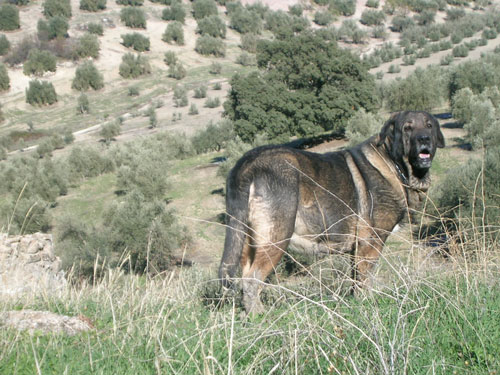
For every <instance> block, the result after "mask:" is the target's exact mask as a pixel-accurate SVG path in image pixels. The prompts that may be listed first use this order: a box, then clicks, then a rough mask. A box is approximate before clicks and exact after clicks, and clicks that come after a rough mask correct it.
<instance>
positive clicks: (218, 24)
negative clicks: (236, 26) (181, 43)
mask: <svg viewBox="0 0 500 375" xmlns="http://www.w3.org/2000/svg"><path fill="white" fill-rule="evenodd" d="M196 32H197V33H198V34H201V35H210V36H213V37H214V38H225V37H226V24H225V23H224V21H223V20H222V19H221V18H220V17H219V16H208V17H204V18H202V19H200V20H198V27H197V28H196Z"/></svg>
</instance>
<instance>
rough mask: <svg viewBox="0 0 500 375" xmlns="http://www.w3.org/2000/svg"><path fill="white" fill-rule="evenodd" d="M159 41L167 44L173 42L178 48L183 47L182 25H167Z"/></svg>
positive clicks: (174, 22)
mask: <svg viewBox="0 0 500 375" xmlns="http://www.w3.org/2000/svg"><path fill="white" fill-rule="evenodd" d="M161 39H162V40H163V41H164V42H167V43H172V42H174V43H175V44H178V45H180V46H182V45H184V29H183V28H182V23H180V22H179V21H173V22H171V23H169V24H168V25H167V28H166V29H165V32H164V33H163V37H162V38H161Z"/></svg>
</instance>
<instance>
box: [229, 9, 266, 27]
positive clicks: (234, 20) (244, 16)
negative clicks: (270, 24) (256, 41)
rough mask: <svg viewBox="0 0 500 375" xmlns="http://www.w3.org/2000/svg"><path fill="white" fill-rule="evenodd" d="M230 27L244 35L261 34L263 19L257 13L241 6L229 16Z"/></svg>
mask: <svg viewBox="0 0 500 375" xmlns="http://www.w3.org/2000/svg"><path fill="white" fill-rule="evenodd" d="M229 27H231V28H232V29H234V30H236V31H238V32H239V33H242V34H246V33H255V34H260V33H261V31H262V18H261V17H260V16H259V14H257V13H256V12H252V11H250V10H248V9H246V8H244V7H242V6H240V7H238V9H237V10H235V11H234V12H231V13H230V14H229Z"/></svg>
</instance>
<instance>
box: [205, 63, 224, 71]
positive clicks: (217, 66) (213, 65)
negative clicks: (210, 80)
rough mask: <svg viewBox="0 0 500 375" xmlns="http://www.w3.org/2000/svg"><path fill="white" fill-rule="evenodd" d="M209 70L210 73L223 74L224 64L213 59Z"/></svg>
mask: <svg viewBox="0 0 500 375" xmlns="http://www.w3.org/2000/svg"><path fill="white" fill-rule="evenodd" d="M208 72H209V73H210V74H221V72H222V64H221V63H218V62H215V61H212V63H211V64H210V68H209V69H208Z"/></svg>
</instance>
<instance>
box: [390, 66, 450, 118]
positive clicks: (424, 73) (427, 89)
mask: <svg viewBox="0 0 500 375" xmlns="http://www.w3.org/2000/svg"><path fill="white" fill-rule="evenodd" d="M446 82H447V77H446V74H444V72H443V71H442V70H441V69H439V68H436V67H432V68H427V69H425V70H423V69H421V68H417V69H416V70H415V72H413V73H412V74H410V75H409V76H408V77H407V78H405V79H402V80H396V81H393V82H391V83H390V84H389V85H387V87H385V88H384V90H383V91H384V100H385V101H386V103H387V104H386V105H387V108H388V109H389V110H390V111H391V112H396V111H401V110H422V111H430V110H432V109H433V108H436V107H439V105H440V104H441V103H442V102H443V100H444V98H445V97H446V92H445V90H446Z"/></svg>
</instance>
